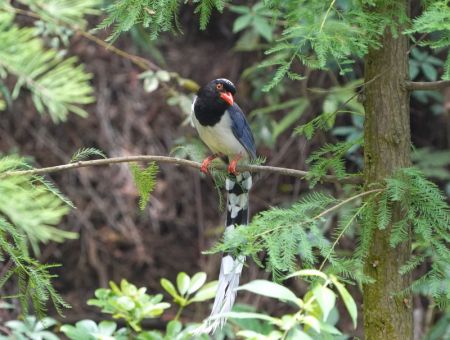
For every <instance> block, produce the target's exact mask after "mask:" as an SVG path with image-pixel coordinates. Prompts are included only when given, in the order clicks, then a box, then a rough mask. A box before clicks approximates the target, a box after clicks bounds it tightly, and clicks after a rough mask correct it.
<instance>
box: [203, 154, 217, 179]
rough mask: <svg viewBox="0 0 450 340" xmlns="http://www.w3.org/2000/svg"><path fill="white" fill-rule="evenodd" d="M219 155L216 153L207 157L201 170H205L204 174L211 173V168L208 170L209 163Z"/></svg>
mask: <svg viewBox="0 0 450 340" xmlns="http://www.w3.org/2000/svg"><path fill="white" fill-rule="evenodd" d="M217 157H219V155H218V154H216V153H215V154H214V155H211V156H209V157H208V158H205V159H204V160H203V162H202V165H201V166H200V171H201V172H203V173H204V174H208V173H209V170H208V167H209V165H210V164H211V162H212V161H213V160H215V159H216V158H217Z"/></svg>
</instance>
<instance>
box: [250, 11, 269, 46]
mask: <svg viewBox="0 0 450 340" xmlns="http://www.w3.org/2000/svg"><path fill="white" fill-rule="evenodd" d="M253 27H255V29H256V31H257V32H258V33H259V34H261V36H262V37H264V38H265V39H266V40H267V41H272V27H271V26H270V25H269V23H268V22H267V19H265V18H263V17H260V16H255V17H254V20H253Z"/></svg>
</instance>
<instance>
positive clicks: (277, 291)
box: [237, 280, 301, 306]
mask: <svg viewBox="0 0 450 340" xmlns="http://www.w3.org/2000/svg"><path fill="white" fill-rule="evenodd" d="M237 290H247V291H249V292H252V293H255V294H259V295H264V296H268V297H271V298H275V299H278V300H280V301H289V302H292V303H294V304H295V305H297V306H299V301H301V300H300V299H299V298H298V297H297V296H296V295H295V294H294V293H293V292H292V291H291V290H289V289H288V288H286V287H284V286H282V285H279V284H278V283H274V282H270V281H266V280H254V281H251V282H249V283H247V284H245V285H243V286H240V287H239V288H238V289H237Z"/></svg>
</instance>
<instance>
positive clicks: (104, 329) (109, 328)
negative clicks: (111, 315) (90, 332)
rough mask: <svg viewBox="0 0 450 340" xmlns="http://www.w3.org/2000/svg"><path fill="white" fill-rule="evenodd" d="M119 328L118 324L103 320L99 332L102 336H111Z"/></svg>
mask: <svg viewBox="0 0 450 340" xmlns="http://www.w3.org/2000/svg"><path fill="white" fill-rule="evenodd" d="M116 328H117V324H116V323H115V322H114V321H109V320H103V321H101V322H100V323H99V325H98V330H99V333H100V334H101V335H106V336H108V335H109V336H110V335H112V334H113V333H114V331H115V330H116Z"/></svg>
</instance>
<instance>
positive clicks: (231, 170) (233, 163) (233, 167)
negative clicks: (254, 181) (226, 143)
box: [228, 160, 238, 176]
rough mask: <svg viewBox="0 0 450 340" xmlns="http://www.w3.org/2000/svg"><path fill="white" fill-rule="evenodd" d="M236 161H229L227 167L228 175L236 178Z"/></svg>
mask: <svg viewBox="0 0 450 340" xmlns="http://www.w3.org/2000/svg"><path fill="white" fill-rule="evenodd" d="M236 166H237V161H234V160H233V161H231V163H230V165H228V173H230V174H232V175H235V176H237V175H238V172H237V170H236Z"/></svg>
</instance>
